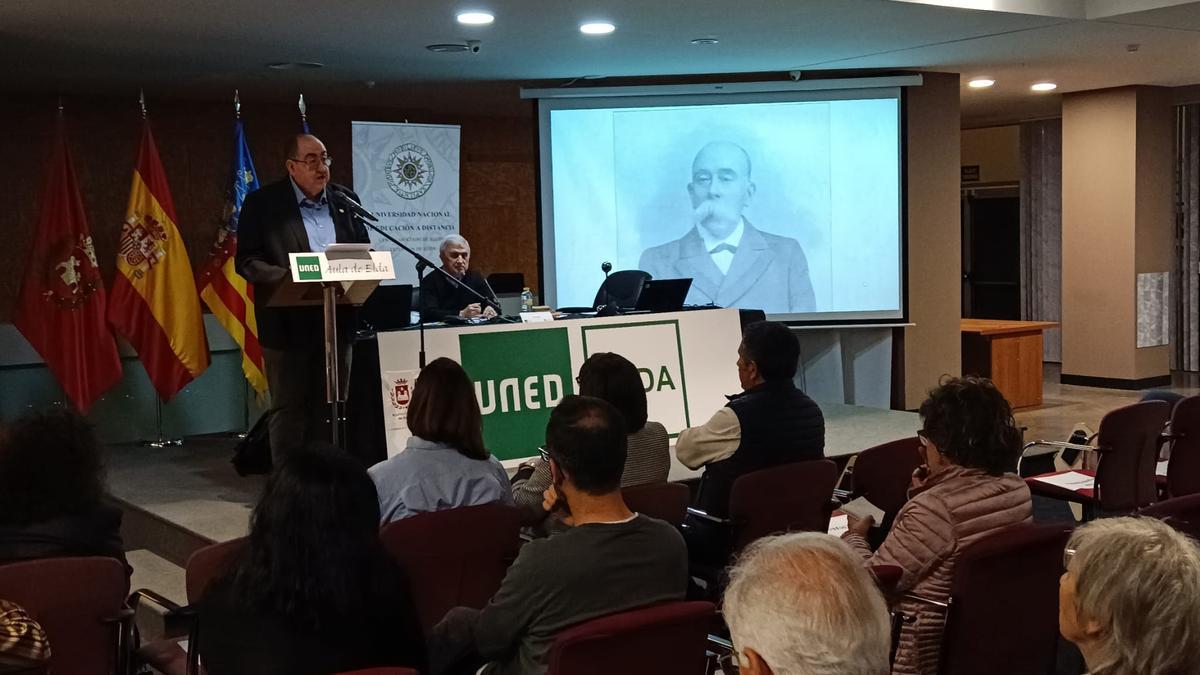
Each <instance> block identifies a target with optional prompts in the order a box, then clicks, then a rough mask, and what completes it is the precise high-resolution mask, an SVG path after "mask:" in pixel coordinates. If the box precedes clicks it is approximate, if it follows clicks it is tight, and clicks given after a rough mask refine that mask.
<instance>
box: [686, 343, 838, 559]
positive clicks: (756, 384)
mask: <svg viewBox="0 0 1200 675" xmlns="http://www.w3.org/2000/svg"><path fill="white" fill-rule="evenodd" d="M799 359H800V343H799V341H798V340H797V339H796V336H795V335H793V334H792V331H791V329H789V328H788V327H787V326H785V325H784V324H781V323H775V322H772V321H759V322H756V323H753V324H750V325H749V326H747V327H746V330H745V332H744V333H743V334H742V343H741V345H740V346H739V347H738V359H737V371H738V379H739V380H740V382H741V385H742V389H743V392H742V393H741V394H738V395H737V396H734V397H731V398H730V400H729V404H728V405H726V406H725V407H724V408H721V409H720V410H718V411H717V412H716V413H715V414H714V415H713V416H712V418H711V419H709V420H708V422H705V423H704V425H703V426H700V427H694V428H691V429H684V430H683V432H681V433H680V434H679V438H678V439H676V441H675V454H676V455H677V456H678V457H679V461H680V462H682V463H683V464H684V465H685V466H687V467H688V468H691V469H698V468H700V467H705V469H704V475H703V476H702V477H701V479H700V487H699V491H698V492H697V493H696V507H697V508H698V509H700V510H702V511H704V512H705V513H707V514H709V515H710V516H714V517H718V518H724V517H726V516H727V515H728V512H729V493H730V490H731V488H732V487H733V482H734V481H735V480H737V478H738V477H739V476H741V475H743V474H747V473H750V472H752V471H758V470H759V469H766V468H770V467H772V466H778V465H780V464H788V463H791V462H799V461H803V460H809V459H821V458H823V457H824V456H825V418H824V416H822V414H821V409H820V408H819V407H817V404H816V403H814V402H813V400H812V399H810V398H809V397H808V396H807V395H806V394H805V393H804V392H803V391H800V390H799V389H797V388H796V385H795V383H794V382H793V378H794V377H795V376H796V366H797V363H798V362H799ZM686 529H687V537H688V547H689V550H690V551H691V554H692V556H693V558H697V559H700V560H706V561H711V562H715V563H719V564H720V563H723V561H724V559H725V556H727V555H728V544H727V542H726V539H727V536H726V535H727V533H725V532H723V531H721V530H718V529H716V528H714V527H712V526H711V525H710V524H709V523H708V522H707V521H704V520H702V519H699V518H695V517H692V516H689V517H688V520H687V523H686Z"/></svg>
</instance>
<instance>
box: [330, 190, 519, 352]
mask: <svg viewBox="0 0 1200 675" xmlns="http://www.w3.org/2000/svg"><path fill="white" fill-rule="evenodd" d="M330 192H331V193H333V194H334V195H337V197H338V198H340V199H343V200H345V202H344V203H343V204H342V205H341V206H342V207H343V208H346V210H348V211H350V214H351V215H352V216H353V217H355V218H357V219H358V222H360V223H362V224H363V225H366V226H367V227H369V228H371V229H372V230H374V231H376V232H378V233H379V236H381V237H383V238H384V239H387V240H388V241H390V242H392V243H393V244H395V245H396V246H399V247H400V248H401V249H403V250H404V251H406V252H407V253H408V254H409V255H411V256H412V257H413V258H415V259H416V261H417V264H416V268H417V284H418V286H417V331H418V332H419V333H420V334H421V351H420V352H419V353H418V354H417V365H418V366H419V367H420V368H421V369H422V370H424V369H425V307H424V305H425V303H424V300H425V298H424V293H425V291H424V288H423V286H424V285H425V270H427V269H432V270H433V271H434V272H440V273H441V275H442V276H443V277H446V278H447V279H449V280H450V281H451V282H452V283H454V284H455V285H457V286H461V287H462V288H465V289H467V292H468V293H470V294H471V295H473V296H475V297H476V298H478V299H479V301H480V303H481V305H487V306H489V307H491V308H492V309H494V310H496V313H497V314H502V313H503V312H502V311H501V309H500V304H499V303H498V302H494V301H492V300H489V299H488V298H485V297H483V295H482V294H480V293H479V291H476V290H475V289H474V288H471V287H470V286H468V285H466V284H465V283H463V282H462V281H459V280H458V279H455V278H454V276H453V275H451V274H450V273H449V272H447V271H446V270H444V269H442V268H441V267H440V266H438V265H435V264H433V261H432V260H430V259H429V258H426V257H425V256H423V255H421V254H420V253H418V252H416V251H414V250H413V249H412V248H411V247H409V246H408V244H405V243H404V242H402V241H400V240H399V239H396V238H395V237H393V236H392V235H390V234H388V233H387V232H384V231H383V230H382V229H381V228H380V227H379V226H377V225H375V224H374V223H373V222H372V221H375V220H378V219H377V218H375V216H373V215H371V213H370V212H369V211H367V210H366V209H364V208H363V207H362V205H361V204H359V203H358V202H355V201H354V199H352V198H351V197H350V195H347V194H346V193H344V192H339V191H337V190H330ZM355 207H357V208H355Z"/></svg>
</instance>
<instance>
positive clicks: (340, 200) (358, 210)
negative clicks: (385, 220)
mask: <svg viewBox="0 0 1200 675" xmlns="http://www.w3.org/2000/svg"><path fill="white" fill-rule="evenodd" d="M329 194H331V195H332V196H333V201H334V202H336V203H337V205H338V206H340V207H342V208H344V209H346V210H347V211H349V212H350V213H353V214H354V215H356V216H358V217H359V218H362V219H363V220H369V221H371V222H372V223H376V222H379V219H378V218H376V217H375V214H373V213H371V212H370V211H368V210H366V209H365V208H363V205H362V204H359V203H358V202H357V201H355V199H354V197H351V196H350V195H348V194H346V193H345V192H342V191H340V190H334V189H333V188H330V189H329Z"/></svg>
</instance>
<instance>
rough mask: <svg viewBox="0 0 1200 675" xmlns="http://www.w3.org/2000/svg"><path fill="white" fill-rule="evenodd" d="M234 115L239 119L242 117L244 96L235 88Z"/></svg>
mask: <svg viewBox="0 0 1200 675" xmlns="http://www.w3.org/2000/svg"><path fill="white" fill-rule="evenodd" d="M233 116H234V117H236V118H237V119H239V120H240V119H242V98H241V97H240V96H239V95H238V90H237V89H234V90H233Z"/></svg>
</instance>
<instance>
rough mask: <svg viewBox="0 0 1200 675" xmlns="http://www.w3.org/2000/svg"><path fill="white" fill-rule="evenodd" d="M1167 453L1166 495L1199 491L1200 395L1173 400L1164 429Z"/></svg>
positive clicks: (1191, 493)
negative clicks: (1168, 426)
mask: <svg viewBox="0 0 1200 675" xmlns="http://www.w3.org/2000/svg"><path fill="white" fill-rule="evenodd" d="M1167 441H1168V442H1169V443H1170V446H1169V447H1170V449H1171V457H1170V458H1169V459H1168V460H1167V475H1166V477H1165V479H1164V480H1162V481H1161V482H1162V483H1164V484H1165V488H1166V494H1167V496H1168V497H1183V496H1186V495H1193V494H1197V493H1200V396H1189V397H1187V398H1185V399H1182V400H1180V401H1179V402H1178V403H1176V404H1175V409H1174V411H1173V412H1172V413H1171V427H1170V431H1169V432H1168V433H1167Z"/></svg>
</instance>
